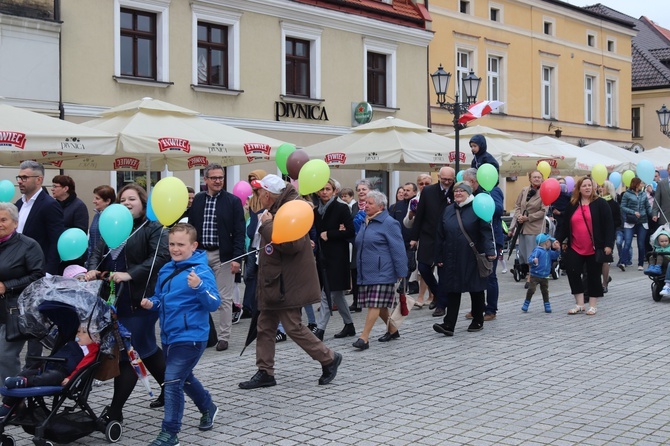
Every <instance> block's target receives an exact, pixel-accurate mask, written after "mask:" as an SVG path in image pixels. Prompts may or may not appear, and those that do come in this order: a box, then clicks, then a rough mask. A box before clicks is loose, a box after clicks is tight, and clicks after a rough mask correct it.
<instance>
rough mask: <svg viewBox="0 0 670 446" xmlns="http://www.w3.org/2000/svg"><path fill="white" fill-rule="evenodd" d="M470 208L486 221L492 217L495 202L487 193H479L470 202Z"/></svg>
mask: <svg viewBox="0 0 670 446" xmlns="http://www.w3.org/2000/svg"><path fill="white" fill-rule="evenodd" d="M472 209H473V210H474V211H475V214H477V217H479V218H481V219H482V220H484V221H485V222H487V223H488V222H490V221H491V219H492V218H493V213H494V212H495V210H496V204H495V202H494V201H493V198H491V196H490V195H489V194H486V193H481V194H477V196H475V199H474V201H473V202H472Z"/></svg>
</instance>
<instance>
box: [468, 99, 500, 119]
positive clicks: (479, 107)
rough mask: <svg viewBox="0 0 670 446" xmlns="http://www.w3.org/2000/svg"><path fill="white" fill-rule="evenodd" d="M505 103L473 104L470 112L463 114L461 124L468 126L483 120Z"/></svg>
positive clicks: (481, 102)
mask: <svg viewBox="0 0 670 446" xmlns="http://www.w3.org/2000/svg"><path fill="white" fill-rule="evenodd" d="M503 104H504V102H500V101H479V102H475V103H474V104H472V105H471V106H470V107H468V111H467V112H465V113H463V115H462V116H461V117H460V118H459V119H458V123H459V124H467V123H468V122H470V121H474V120H475V119H477V118H481V117H482V116H484V115H488V114H489V113H491V112H492V111H493V110H495V109H496V108H498V107H500V106H501V105H503Z"/></svg>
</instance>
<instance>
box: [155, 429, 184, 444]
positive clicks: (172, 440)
mask: <svg viewBox="0 0 670 446" xmlns="http://www.w3.org/2000/svg"><path fill="white" fill-rule="evenodd" d="M149 446H179V438H177V434H171V433H170V432H166V431H161V433H160V434H158V437H156V439H155V440H154V441H152V442H151V443H150V444H149Z"/></svg>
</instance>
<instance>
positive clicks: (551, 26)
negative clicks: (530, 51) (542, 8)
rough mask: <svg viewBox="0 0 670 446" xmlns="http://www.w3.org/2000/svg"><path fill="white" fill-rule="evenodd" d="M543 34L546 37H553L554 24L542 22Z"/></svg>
mask: <svg viewBox="0 0 670 446" xmlns="http://www.w3.org/2000/svg"><path fill="white" fill-rule="evenodd" d="M543 29H544V33H545V34H546V35H548V36H553V35H554V24H553V23H552V22H547V21H545V22H544V26H543Z"/></svg>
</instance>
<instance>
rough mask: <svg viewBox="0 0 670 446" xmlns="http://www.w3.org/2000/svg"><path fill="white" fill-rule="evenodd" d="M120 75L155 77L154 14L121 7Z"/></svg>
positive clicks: (155, 36) (155, 37)
mask: <svg viewBox="0 0 670 446" xmlns="http://www.w3.org/2000/svg"><path fill="white" fill-rule="evenodd" d="M120 20H121V21H120V24H121V26H120V32H121V75H122V76H131V77H143V78H147V79H154V80H155V79H157V77H156V71H157V70H156V39H157V35H156V14H153V13H150V12H145V11H135V10H132V9H125V8H121V16H120Z"/></svg>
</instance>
